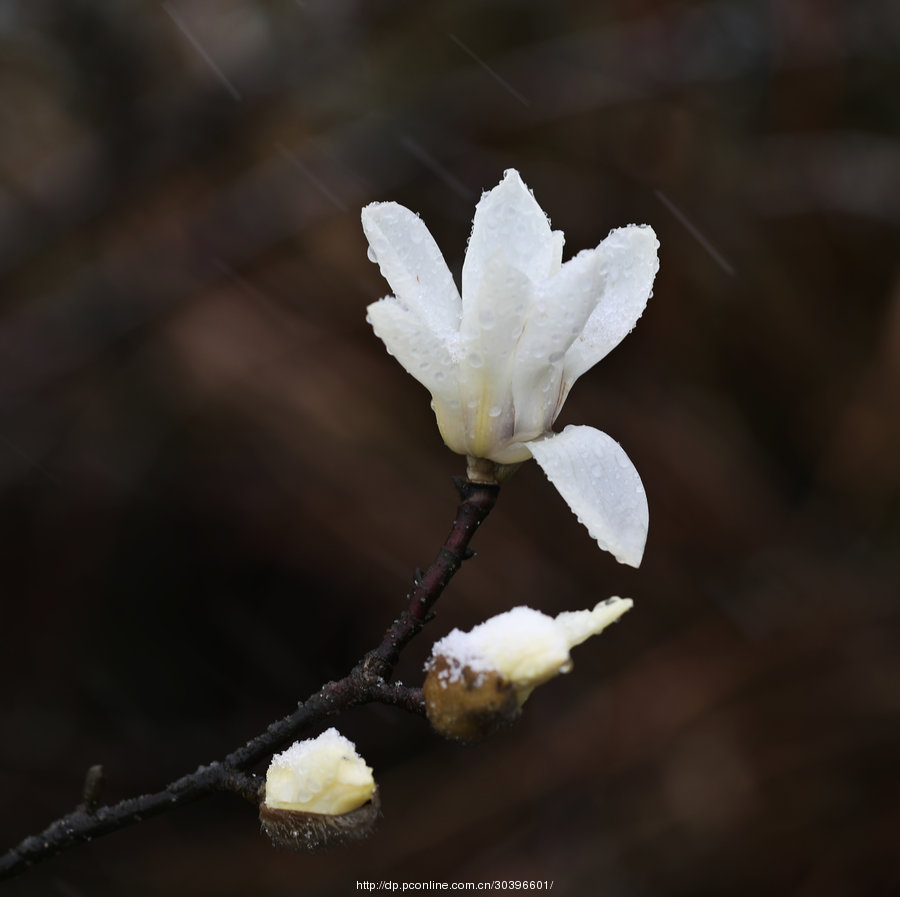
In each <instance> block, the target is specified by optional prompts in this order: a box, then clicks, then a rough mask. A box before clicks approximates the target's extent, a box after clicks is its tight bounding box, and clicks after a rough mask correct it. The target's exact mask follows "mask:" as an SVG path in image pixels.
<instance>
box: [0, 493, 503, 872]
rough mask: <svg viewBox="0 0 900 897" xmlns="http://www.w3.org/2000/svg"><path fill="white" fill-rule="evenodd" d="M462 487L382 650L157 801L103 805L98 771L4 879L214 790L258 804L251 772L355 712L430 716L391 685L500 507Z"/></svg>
mask: <svg viewBox="0 0 900 897" xmlns="http://www.w3.org/2000/svg"><path fill="white" fill-rule="evenodd" d="M456 486H457V489H458V490H459V493H460V496H461V498H462V502H461V503H460V505H459V507H458V509H457V512H456V518H455V520H454V521H453V526H452V527H451V529H450V533H449V535H448V536H447V538H446V540H445V541H444V544H443V545H442V546H441V549H440V551H439V552H438V556H437V557H436V558H435V560H434V561H433V563H432V564H431V566H429V567H428V569H427V570H426V571H425V572H424V573H423V572H422V571H420V570H417V571H416V575H415V577H414V580H413V588H412V590H411V591H410V592H409V594H408V595H407V606H406V609H405V610H404V611H403V612H402V613H401V614H400V616H399V617H398V618H397V619H396V620H395V621H394V622H393V623H392V624H391V625H390V626H389V627H388V629H387V631H386V632H385V634H384V637H383V638H382V640H381V643H380V644H379V645H378V646H377V647H376V648H374V649H373V650H372V651H369V652H368V653H367V654H366V655H365V656H364V657H363V658H362V659H361V660H360V661H359V663H357V664H356V666H355V667H354V668H353V669H352V670H351V671H350V672H349V673H348V674H347V675H346V676H345V677H344V678H343V679H339V680H336V681H334V682H328V683H326V684H325V685H323V686H322V688H320V689H319V691H318V692H316V693H315V694H314V695H312V696H311V697H310V698H308V699H307V700H306V701H305V702H303V703H301V704H299V705H298V707H297V710H296V711H294V712H293V713H291V714H289V715H288V716H286V717H284V718H283V719H280V720H278V721H276V722H274V723H272V724H271V725H270V726H269V727H268V728H267V729H266V731H265V732H262V733H261V734H259V735H257V736H256V737H255V738H253V739H251V740H250V741H248V742H247V743H246V744H245V745H243V746H242V747H240V748H238V749H237V750H235V751H232V752H231V753H230V754H228V755H227V756H226V757H225V759H224V760H223V761H222V762H218V761H217V762H213V763H210V764H209V765H207V766H200V767H198V768H197V769H196V770H195V771H194V772H192V773H189V774H188V775H185V776H182V777H181V778H180V779H177V780H176V781H174V782H172V783H171V784H169V785H167V786H166V788H164V789H163V790H162V791H158V792H156V793H154V794H144V795H141V796H140V797H132V798H128V799H127V800H123V801H120V802H119V803H117V804H111V805H109V806H98V803H99V797H100V792H101V789H102V787H103V769H102V767H101V766H99V765H97V766H92V767H91V768H90V769H89V770H88V773H87V776H86V777H85V783H84V788H83V795H82V802H81V803H80V804H79V805H78V806H77V807H76V808H75V810H74V811H73V812H71V813H69V814H67V815H66V816H62V817H60V818H59V819H57V820H55V821H54V822H52V823H51V824H50V825H49V826H47V828H45V829H44V830H43V831H42V832H41V833H40V834H38V835H32V836H31V837H28V838H25V840H24V841H22V842H21V843H20V844H18V845H17V846H16V847H14V848H12V849H11V850H9V851H8V852H7V853H5V854H3V855H2V856H0V879H4V878H11V877H13V876H14V875H18V874H20V873H22V872H24V871H25V870H26V869H28V868H29V867H31V866H33V865H35V864H36V863H39V862H41V861H43V860H46V859H48V858H49V857H51V856H54V855H55V854H57V853H60V852H61V851H63V850H66V849H68V848H70V847H73V846H74V845H76V844H79V843H82V842H85V841H90V840H91V839H93V838H97V837H99V836H101V835H106V834H109V833H110V832H114V831H117V830H118V829H121V828H125V827H126V826H129V825H134V824H135V823H138V822H142V821H143V820H144V819H148V818H150V817H151V816H158V815H159V814H161V813H165V812H167V811H169V810H173V809H175V808H176V807H180V806H183V805H185V804H188V803H192V802H193V801H195V800H198V799H199V798H201V797H205V796H206V795H207V794H211V793H212V792H214V791H231V792H233V793H235V794H237V795H239V796H240V797H243V798H244V799H245V800H247V801H249V802H250V803H252V804H254V805H257V804H258V803H259V788H260V785H261V784H262V782H263V777H262V776H259V775H256V774H254V773H252V772H249V770H250V769H251V768H252V767H254V766H255V765H256V764H257V763H259V762H260V761H261V760H263V759H264V758H266V757H268V756H270V755H271V754H272V753H274V752H275V751H277V750H279V749H280V748H282V747H284V746H285V745H287V744H289V743H290V742H291V741H293V740H294V739H295V738H296V737H297V735H298V734H299V733H300V732H301V731H302V730H303V729H305V728H307V727H308V726H310V725H312V724H313V723H316V722H319V721H320V720H322V719H325V718H327V717H329V716H333V715H335V714H337V713H340V712H341V711H343V710H346V709H348V708H349V707H353V706H357V705H360V704H367V703H371V702H378V703H382V704H391V705H393V706H396V707H399V708H401V709H403V710H406V711H408V712H410V713H416V714H420V715H422V714H424V712H425V705H424V700H423V697H422V690H421V689H420V688H409V687H407V686H403V685H400V684H397V683H391V682H390V678H391V676H392V674H393V671H394V667H395V666H396V664H397V660H398V659H399V657H400V653H401V651H402V650H403V648H404V647H405V646H406V645H407V644H408V643H409V642H410V640H411V639H413V638H414V637H415V636H416V635H417V634H418V633H419V632H420V631H421V629H422V627H423V626H424V625H425V623H426V622H427V620H428V619H429V613H430V612H431V609H432V607H433V606H434V604H435V602H436V601H437V600H438V598H439V597H440V596H441V593H442V592H443V591H444V589H445V588H446V586H447V584H448V583H449V582H450V580H451V579H452V577H453V576H454V574H455V573H456V572H457V570H459V568H460V566H461V565H462V563H463V561H464V560H466V559H467V558H469V557H471V556H472V552H471V551H470V549H469V542H470V541H471V539H472V536H473V535H474V534H475V531H476V530H477V529H478V527H479V526H480V525H481V523H482V521H483V520H484V519H485V517H487V515H488V514H489V513H490V511H491V509H492V508H493V507H494V504H495V502H496V501H497V495H498V492H499V487H497V486H493V485H486V484H482V483H472V482H469V481H463V480H457V481H456Z"/></svg>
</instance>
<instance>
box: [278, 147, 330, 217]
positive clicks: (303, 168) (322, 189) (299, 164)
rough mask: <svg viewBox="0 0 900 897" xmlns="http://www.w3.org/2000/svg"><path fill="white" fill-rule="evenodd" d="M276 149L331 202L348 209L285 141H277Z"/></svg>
mask: <svg viewBox="0 0 900 897" xmlns="http://www.w3.org/2000/svg"><path fill="white" fill-rule="evenodd" d="M275 149H277V150H278V152H279V153H281V155H282V156H284V158H285V159H287V160H288V162H290V163H291V164H292V165H293V166H294V167H295V168H297V169H298V170H299V171H301V172H302V173H303V175H304V177H306V179H307V180H308V181H309V182H310V183H311V184H312V185H313V186H314V187H315V188H316V189H317V190H318V191H319V193H321V194H322V196H324V197H325V198H326V199H327V200H328V201H329V202H330V203H332V204H333V205H335V206H337V208H338V209H340V210H341V211H342V212H346V211H347V206H346V205H345V204H344V203H343V201H342V200H341V199H340V197H338V196H337V195H336V194H335V193H334V192H333V191H332V190H331V189H330V188H329V187H328V185H327V184H325V183H324V182H323V181H322V180H320V179H319V178H317V177H316V176H315V175H314V174H313V173H312V172H311V171H310V170H309V168H308V167H307V166H306V165H304V164H303V163H302V162H301V161H300V159H298V158H297V156H296V155H295V154H294V153H292V152H291V151H290V150H289V149H288V148H287V147H286V146H285V145H284V144H283V143H276V144H275Z"/></svg>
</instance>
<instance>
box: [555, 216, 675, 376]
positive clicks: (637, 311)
mask: <svg viewBox="0 0 900 897" xmlns="http://www.w3.org/2000/svg"><path fill="white" fill-rule="evenodd" d="M658 249H659V240H657V239H656V234H655V233H654V232H653V228H652V227H648V226H647V225H636V224H631V225H629V226H628V227H620V228H617V229H616V230H613V231H610V233H609V236H608V237H607V238H606V239H605V240H604V241H603V242H602V243H601V244H600V245H599V246H598V247H597V248H596V250H594V251H595V252H596V253H597V254H598V257H599V259H600V270H601V273H602V275H603V281H604V286H603V295H602V296H601V298H600V301H599V302H598V303H597V306H596V308H595V309H594V311H593V313H592V314H591V316H590V317H589V318H588V320H587V323H586V324H585V326H584V331H583V332H582V334H581V336H580V337H579V338H578V339H576V340H575V342H574V343H572V345H571V346H570V347H569V350H568V352H567V353H566V362H565V381H566V387H565V392H568V389H569V388H570V387H571V385H572V384H573V383H574V382H575V381H576V380H577V379H578V378H579V377H580V376H581V375H582V374H583V373H584V372H585V371H587V370H589V369H590V368H592V367H593V366H594V365H595V364H596V363H597V362H598V361H600V359H601V358H603V357H604V356H605V355H607V354H608V353H609V352H611V351H612V350H613V349H615V347H616V346H618V345H619V343H620V342H621V341H622V340H623V339H624V338H625V336H626V335H627V334H628V332H629V331H630V330H631V329H632V328H633V327H634V325H635V324H636V323H637V320H638V318H639V317H640V316H641V314H642V313H643V311H644V308H645V307H646V305H647V300H648V299H649V298H650V293H651V291H652V289H653V278H654V277H655V276H656V272H657V270H659V259H658V258H657V254H656V253H657V250H658ZM563 267H565V266H563Z"/></svg>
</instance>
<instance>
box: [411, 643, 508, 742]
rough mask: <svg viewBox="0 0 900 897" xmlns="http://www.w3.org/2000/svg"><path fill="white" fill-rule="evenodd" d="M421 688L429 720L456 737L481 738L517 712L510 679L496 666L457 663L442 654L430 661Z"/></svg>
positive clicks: (450, 736)
mask: <svg viewBox="0 0 900 897" xmlns="http://www.w3.org/2000/svg"><path fill="white" fill-rule="evenodd" d="M422 691H423V693H424V696H425V709H426V712H427V714H428V721H429V722H430V723H431V725H432V727H433V728H434V730H435V731H436V732H439V733H440V734H441V735H443V736H444V737H445V738H452V739H454V740H455V741H465V742H472V741H481V740H482V739H483V738H487V737H488V735H492V734H493V733H494V732H495V731H497V729H500V728H502V727H503V726H506V725H509V724H510V723H511V722H512V721H513V720H514V719H515V718H516V717H517V716H518V715H519V702H518V700H517V699H516V689H515V687H514V686H513V684H512V682H510V681H509V680H508V679H506V678H504V677H503V676H501V675H500V674H499V673H498V672H497V671H496V670H486V671H481V672H476V671H474V670H472V669H471V668H470V667H468V666H463V667H457V666H456V665H455V664H454V663H453V661H452V660H449V659H447V658H446V657H444V656H443V655H438V656H437V657H435V658H434V659H433V660H432V661H431V662H430V664H429V666H428V675H427V676H426V677H425V684H424V686H423V688H422Z"/></svg>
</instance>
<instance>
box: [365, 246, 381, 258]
mask: <svg viewBox="0 0 900 897" xmlns="http://www.w3.org/2000/svg"><path fill="white" fill-rule="evenodd" d="M366 256H367V257H368V259H369V261H370V262H377V261H378V256H377V255H375V250H374V249H373V248H372V247H371V246H370V247H369V248H368V249H367V250H366Z"/></svg>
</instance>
